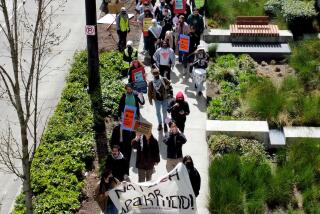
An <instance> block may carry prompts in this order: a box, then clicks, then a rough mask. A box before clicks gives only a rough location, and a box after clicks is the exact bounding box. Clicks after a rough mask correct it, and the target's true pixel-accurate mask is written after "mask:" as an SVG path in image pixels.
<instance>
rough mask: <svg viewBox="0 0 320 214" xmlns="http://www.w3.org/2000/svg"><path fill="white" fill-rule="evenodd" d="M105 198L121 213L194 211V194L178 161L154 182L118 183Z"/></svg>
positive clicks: (195, 207) (184, 170)
mask: <svg viewBox="0 0 320 214" xmlns="http://www.w3.org/2000/svg"><path fill="white" fill-rule="evenodd" d="M109 197H110V198H111V200H112V202H113V203H114V205H115V206H116V207H117V209H118V211H119V213H123V214H125V213H145V214H150V213H155V214H158V213H163V214H170V213H180V214H196V213H197V205H196V197H195V195H194V192H193V189H192V186H191V182H190V179H189V175H188V171H187V169H186V167H185V165H184V164H182V163H179V164H178V165H177V166H176V167H175V168H174V169H173V170H172V171H171V172H169V173H167V174H166V175H165V176H163V177H161V178H160V179H158V180H157V181H156V182H154V183H138V184H136V183H131V182H122V183H121V184H120V185H119V186H117V187H116V188H114V189H112V190H111V191H109Z"/></svg>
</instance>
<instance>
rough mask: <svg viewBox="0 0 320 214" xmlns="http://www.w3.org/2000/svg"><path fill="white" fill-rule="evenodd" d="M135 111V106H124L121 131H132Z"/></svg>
mask: <svg viewBox="0 0 320 214" xmlns="http://www.w3.org/2000/svg"><path fill="white" fill-rule="evenodd" d="M136 111H137V108H136V107H135V106H128V105H126V106H125V107H124V111H123V115H122V123H121V128H122V129H123V130H128V131H132V130H133V129H134V124H135V116H136Z"/></svg>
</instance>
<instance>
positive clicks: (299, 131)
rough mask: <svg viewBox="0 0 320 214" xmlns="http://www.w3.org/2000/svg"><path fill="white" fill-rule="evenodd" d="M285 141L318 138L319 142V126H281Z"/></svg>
mask: <svg viewBox="0 0 320 214" xmlns="http://www.w3.org/2000/svg"><path fill="white" fill-rule="evenodd" d="M283 132H284V136H285V138H286V143H287V144H290V143H294V142H297V141H298V140H301V139H318V140H319V143H320V127H306V126H298V127H288V126H286V127H283Z"/></svg>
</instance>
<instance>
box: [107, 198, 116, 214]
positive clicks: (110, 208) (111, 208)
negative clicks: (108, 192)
mask: <svg viewBox="0 0 320 214" xmlns="http://www.w3.org/2000/svg"><path fill="white" fill-rule="evenodd" d="M108 200H111V199H108ZM104 214H118V210H117V208H116V206H115V205H114V204H113V203H111V204H108V205H107V207H106V210H105V211H104Z"/></svg>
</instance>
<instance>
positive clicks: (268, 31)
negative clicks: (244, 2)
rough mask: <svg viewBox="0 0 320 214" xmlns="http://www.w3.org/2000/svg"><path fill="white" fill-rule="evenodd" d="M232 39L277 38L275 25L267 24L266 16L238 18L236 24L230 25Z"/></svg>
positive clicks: (267, 18)
mask: <svg viewBox="0 0 320 214" xmlns="http://www.w3.org/2000/svg"><path fill="white" fill-rule="evenodd" d="M230 35H231V36H233V37H239V36H247V37H279V29H278V26H277V25H270V24H269V17H268V16H238V17H237V19H236V24H233V25H230Z"/></svg>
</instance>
